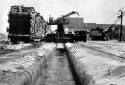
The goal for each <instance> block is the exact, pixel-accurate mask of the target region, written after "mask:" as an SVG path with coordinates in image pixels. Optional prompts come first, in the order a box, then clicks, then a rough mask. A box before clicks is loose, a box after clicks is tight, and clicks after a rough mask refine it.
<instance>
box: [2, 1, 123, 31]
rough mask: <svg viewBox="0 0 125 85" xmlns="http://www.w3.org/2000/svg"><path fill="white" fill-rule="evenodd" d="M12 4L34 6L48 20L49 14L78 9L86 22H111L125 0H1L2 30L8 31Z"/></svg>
mask: <svg viewBox="0 0 125 85" xmlns="http://www.w3.org/2000/svg"><path fill="white" fill-rule="evenodd" d="M11 5H24V6H32V7H34V8H35V9H36V11H37V12H40V14H41V15H42V16H43V17H44V18H45V19H46V20H47V19H48V17H49V15H51V16H53V17H54V18H57V17H59V16H61V15H63V14H66V13H69V12H71V11H77V12H79V14H80V17H83V18H84V22H85V23H100V24H103V23H105V24H109V23H113V22H114V20H115V19H116V18H117V16H118V10H119V9H122V8H124V7H125V0H0V32H4V33H5V32H6V27H7V26H8V22H7V20H8V16H7V15H8V11H9V10H10V6H11ZM124 10H125V9H124ZM75 17H76V15H75ZM124 24H125V17H124Z"/></svg>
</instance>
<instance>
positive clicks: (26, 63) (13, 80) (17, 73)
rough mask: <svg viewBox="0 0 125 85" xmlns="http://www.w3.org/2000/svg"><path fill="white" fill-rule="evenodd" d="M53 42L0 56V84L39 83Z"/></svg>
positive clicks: (27, 84)
mask: <svg viewBox="0 0 125 85" xmlns="http://www.w3.org/2000/svg"><path fill="white" fill-rule="evenodd" d="M54 47H55V44H51V43H49V44H43V45H42V46H40V47H39V48H36V49H29V50H23V51H21V52H18V53H16V52H15V53H10V54H6V55H4V56H1V57H0V85H40V84H41V83H42V82H41V80H42V75H43V74H44V71H45V68H46V65H47V62H48V61H49V59H50V57H51V56H50V55H51V53H52V51H53V50H54Z"/></svg>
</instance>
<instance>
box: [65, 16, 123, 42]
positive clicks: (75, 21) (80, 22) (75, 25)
mask: <svg viewBox="0 0 125 85" xmlns="http://www.w3.org/2000/svg"><path fill="white" fill-rule="evenodd" d="M68 21H69V24H68V25H66V27H67V28H68V31H69V32H74V31H76V30H85V31H87V32H90V29H95V28H96V27H100V28H102V29H104V30H105V31H106V30H107V29H108V28H109V27H110V26H111V24H96V23H85V22H84V19H83V18H76V17H75V18H74V17H70V18H68ZM117 26H120V25H119V24H118V25H117ZM122 40H124V41H125V25H123V29H122Z"/></svg>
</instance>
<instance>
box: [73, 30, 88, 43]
mask: <svg viewBox="0 0 125 85" xmlns="http://www.w3.org/2000/svg"><path fill="white" fill-rule="evenodd" d="M74 33H75V34H74V40H75V42H78V41H83V42H86V40H87V39H86V38H87V32H86V31H82V30H79V31H75V32H74Z"/></svg>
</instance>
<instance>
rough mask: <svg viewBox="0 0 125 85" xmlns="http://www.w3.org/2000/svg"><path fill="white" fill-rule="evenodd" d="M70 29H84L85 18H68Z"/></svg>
mask: <svg viewBox="0 0 125 85" xmlns="http://www.w3.org/2000/svg"><path fill="white" fill-rule="evenodd" d="M68 21H69V24H68V25H66V27H68V29H83V27H84V26H83V18H68Z"/></svg>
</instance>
